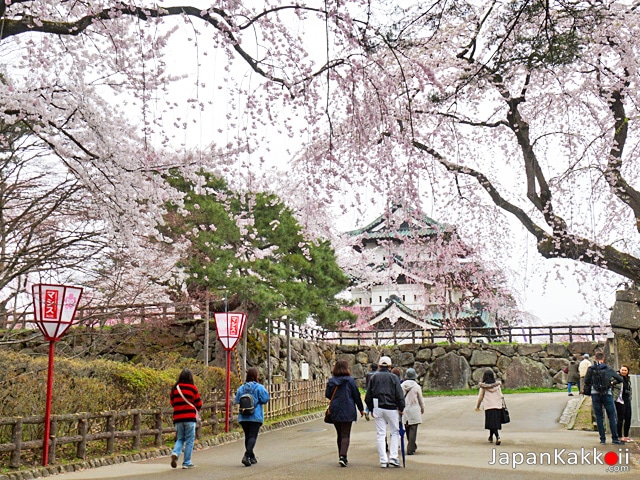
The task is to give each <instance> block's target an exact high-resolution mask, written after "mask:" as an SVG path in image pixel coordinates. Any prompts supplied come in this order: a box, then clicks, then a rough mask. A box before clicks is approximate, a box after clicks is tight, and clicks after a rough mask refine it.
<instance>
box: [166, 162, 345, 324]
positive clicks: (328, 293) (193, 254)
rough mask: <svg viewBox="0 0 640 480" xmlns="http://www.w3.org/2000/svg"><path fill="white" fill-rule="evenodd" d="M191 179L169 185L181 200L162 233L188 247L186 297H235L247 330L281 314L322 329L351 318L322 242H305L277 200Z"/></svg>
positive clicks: (341, 277) (211, 179) (206, 176)
mask: <svg viewBox="0 0 640 480" xmlns="http://www.w3.org/2000/svg"><path fill="white" fill-rule="evenodd" d="M196 180H197V184H196V182H195V181H189V180H187V179H185V178H184V177H183V176H181V175H179V174H178V173H175V172H174V174H173V175H172V176H170V177H168V178H167V181H168V182H169V183H170V184H171V185H172V186H174V187H175V188H177V189H178V190H180V191H182V192H184V194H185V197H184V205H182V206H179V205H169V206H168V210H169V213H168V214H167V216H166V219H165V220H166V227H165V230H164V231H163V234H164V235H166V236H167V237H169V238H171V239H173V240H174V241H181V242H184V241H186V242H187V244H188V248H187V254H186V255H185V256H184V258H183V259H182V260H181V262H180V264H179V265H178V266H179V267H180V268H182V269H183V270H184V272H185V273H186V274H187V280H186V282H187V285H186V286H187V291H188V292H189V296H190V297H191V298H196V299H200V300H202V299H204V298H205V297H206V296H207V292H208V297H209V298H214V299H217V300H220V299H222V298H224V297H225V296H226V297H228V298H229V297H233V298H235V299H237V300H238V303H239V304H240V305H241V309H243V310H245V311H247V313H248V318H249V321H250V322H251V323H253V322H255V321H261V320H264V319H267V318H279V317H281V316H283V315H287V316H288V317H289V318H290V319H291V320H293V321H295V322H298V323H304V322H305V321H306V320H307V319H309V318H312V319H314V320H315V321H316V322H317V323H318V324H320V325H324V326H333V325H335V324H336V323H337V322H340V321H344V320H352V319H353V316H352V314H351V313H349V312H346V311H344V310H343V309H342V306H343V305H344V304H345V302H342V301H340V300H338V299H336V295H337V294H338V293H340V292H341V291H342V290H344V289H345V288H346V287H347V285H348V282H349V279H348V277H347V276H346V275H345V274H344V272H343V271H342V270H341V269H340V268H339V267H338V265H337V263H336V257H335V252H334V251H333V249H332V247H331V244H330V243H329V242H328V241H326V240H315V239H309V238H307V237H306V236H305V234H304V232H303V228H302V227H301V226H300V224H299V223H298V221H297V220H296V218H295V216H294V213H293V211H292V210H291V209H290V208H288V207H287V206H286V205H284V203H283V202H282V201H281V200H280V199H279V198H278V197H277V196H276V195H273V194H269V193H247V194H241V193H238V192H234V191H232V190H231V189H230V188H229V187H228V185H227V184H226V182H224V180H222V179H220V178H218V177H216V176H215V175H213V174H210V173H205V172H200V174H199V175H198V177H197V179H196Z"/></svg>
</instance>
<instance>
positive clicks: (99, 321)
mask: <svg viewBox="0 0 640 480" xmlns="http://www.w3.org/2000/svg"><path fill="white" fill-rule="evenodd" d="M202 318H203V312H200V311H199V310H198V307H197V306H195V305H191V304H178V303H161V304H154V305H148V304H147V305H115V306H107V307H84V308H80V309H78V311H77V313H76V320H75V322H74V323H75V324H77V325H85V326H93V327H104V326H106V325H114V324H120V323H126V324H144V323H152V322H159V321H168V322H175V321H182V320H191V321H192V320H196V319H202ZM269 324H270V328H271V332H272V333H274V334H276V335H282V336H286V335H287V332H288V334H289V335H290V336H291V337H293V338H302V339H306V340H311V341H325V342H331V343H339V344H341V345H343V344H355V345H398V344H401V343H438V342H445V341H449V342H510V343H514V342H516V343H553V342H563V341H567V342H573V341H602V340H605V339H606V336H607V335H608V334H609V333H610V332H611V329H610V327H608V326H602V325H550V326H504V327H500V328H487V327H468V328H460V329H456V330H453V331H452V330H446V329H429V330H417V329H416V330H361V331H354V330H325V329H323V328H321V327H313V326H307V325H297V324H294V323H291V324H289V323H287V322H286V321H284V320H281V319H279V320H272V321H270V322H269ZM6 328H32V329H34V330H37V328H36V327H35V325H34V324H33V312H23V313H21V314H17V313H16V314H8V313H4V314H0V329H6Z"/></svg>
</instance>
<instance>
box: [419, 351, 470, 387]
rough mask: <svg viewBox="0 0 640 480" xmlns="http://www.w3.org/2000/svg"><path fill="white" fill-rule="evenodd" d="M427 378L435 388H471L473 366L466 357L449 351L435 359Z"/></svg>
mask: <svg viewBox="0 0 640 480" xmlns="http://www.w3.org/2000/svg"><path fill="white" fill-rule="evenodd" d="M427 378H428V385H429V388H431V389H434V390H458V389H465V388H469V379H470V378H471V367H470V366H469V363H468V362H467V359H466V358H464V357H463V356H461V355H456V354H455V353H453V352H449V353H447V354H445V355H442V356H439V357H438V358H436V359H435V360H434V362H433V364H432V365H431V371H430V372H429V374H428V377H427Z"/></svg>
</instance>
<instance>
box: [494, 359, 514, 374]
mask: <svg viewBox="0 0 640 480" xmlns="http://www.w3.org/2000/svg"><path fill="white" fill-rule="evenodd" d="M509 365H511V357H507V356H506V355H502V356H500V358H498V363H497V367H498V369H499V370H500V371H503V372H504V371H505V370H506V369H507V368H509Z"/></svg>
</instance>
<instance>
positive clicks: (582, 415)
mask: <svg viewBox="0 0 640 480" xmlns="http://www.w3.org/2000/svg"><path fill="white" fill-rule="evenodd" d="M591 410H592V408H591V397H585V399H584V401H583V402H582V405H581V406H580V409H579V410H578V413H577V414H576V421H575V422H574V424H573V428H572V430H587V431H593V429H594V427H593V419H592V416H591Z"/></svg>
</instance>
